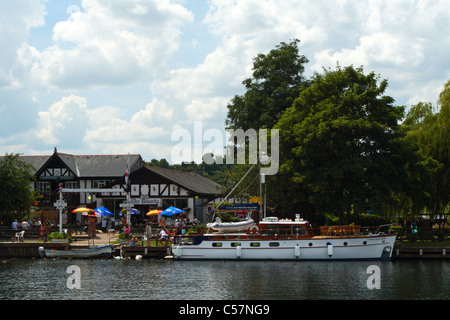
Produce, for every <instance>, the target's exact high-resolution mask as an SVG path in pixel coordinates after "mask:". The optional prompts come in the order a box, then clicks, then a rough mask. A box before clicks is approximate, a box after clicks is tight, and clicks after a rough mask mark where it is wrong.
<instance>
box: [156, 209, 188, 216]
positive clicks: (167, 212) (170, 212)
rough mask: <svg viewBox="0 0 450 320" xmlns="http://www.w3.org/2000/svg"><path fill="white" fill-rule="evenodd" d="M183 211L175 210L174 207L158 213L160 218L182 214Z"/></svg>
mask: <svg viewBox="0 0 450 320" xmlns="http://www.w3.org/2000/svg"><path fill="white" fill-rule="evenodd" d="M184 212H185V211H183V210H181V209H178V208H175V207H168V208H167V209H166V210H164V211H163V212H161V213H160V215H162V216H168V217H169V216H173V215H175V214H180V213H184Z"/></svg>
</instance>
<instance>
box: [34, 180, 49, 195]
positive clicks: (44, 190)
mask: <svg viewBox="0 0 450 320" xmlns="http://www.w3.org/2000/svg"><path fill="white" fill-rule="evenodd" d="M36 190H37V191H39V193H40V194H48V193H50V192H51V187H50V182H41V181H39V182H36Z"/></svg>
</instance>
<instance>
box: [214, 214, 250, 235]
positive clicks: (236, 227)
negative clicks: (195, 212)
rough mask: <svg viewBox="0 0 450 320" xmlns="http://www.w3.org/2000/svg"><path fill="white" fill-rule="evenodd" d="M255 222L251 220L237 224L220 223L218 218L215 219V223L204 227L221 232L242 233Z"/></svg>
mask: <svg viewBox="0 0 450 320" xmlns="http://www.w3.org/2000/svg"><path fill="white" fill-rule="evenodd" d="M254 223H255V221H253V219H248V220H244V221H239V222H222V221H221V220H220V218H219V217H217V218H216V222H213V223H208V224H207V225H206V226H207V227H208V228H209V229H214V230H217V231H221V232H230V231H243V230H247V229H249V228H250V227H251V226H252V225H254Z"/></svg>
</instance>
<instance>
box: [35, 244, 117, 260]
mask: <svg viewBox="0 0 450 320" xmlns="http://www.w3.org/2000/svg"><path fill="white" fill-rule="evenodd" d="M43 254H44V256H45V257H46V258H62V259H64V258H65V259H67V258H73V259H86V258H109V257H111V255H112V246H110V245H105V246H100V247H95V248H89V249H80V250H49V249H45V250H44V252H43Z"/></svg>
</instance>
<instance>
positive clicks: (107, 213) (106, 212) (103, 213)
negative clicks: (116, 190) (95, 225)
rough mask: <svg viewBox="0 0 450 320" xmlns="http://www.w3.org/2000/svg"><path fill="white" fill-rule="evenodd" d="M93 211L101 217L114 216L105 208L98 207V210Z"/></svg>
mask: <svg viewBox="0 0 450 320" xmlns="http://www.w3.org/2000/svg"><path fill="white" fill-rule="evenodd" d="M94 211H96V212H98V213H100V214H101V215H102V216H113V215H114V213H112V212H111V211H109V210H108V209H107V208H105V207H100V208H97V209H94Z"/></svg>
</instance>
